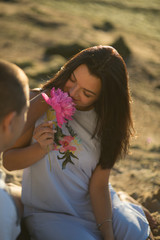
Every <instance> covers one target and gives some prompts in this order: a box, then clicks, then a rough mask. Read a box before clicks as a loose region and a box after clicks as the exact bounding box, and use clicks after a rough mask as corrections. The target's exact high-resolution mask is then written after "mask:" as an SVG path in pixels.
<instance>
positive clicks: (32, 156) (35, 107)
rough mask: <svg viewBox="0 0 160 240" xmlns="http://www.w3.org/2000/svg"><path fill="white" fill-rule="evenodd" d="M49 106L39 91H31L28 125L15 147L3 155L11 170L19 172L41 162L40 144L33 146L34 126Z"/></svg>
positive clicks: (5, 164)
mask: <svg viewBox="0 0 160 240" xmlns="http://www.w3.org/2000/svg"><path fill="white" fill-rule="evenodd" d="M47 108H48V105H47V104H46V103H45V101H44V100H43V99H42V96H41V94H40V91H39V90H31V91H30V108H29V112H28V119H27V123H26V124H25V127H24V130H23V132H22V134H21V136H20V138H19V139H18V140H17V141H16V143H15V145H14V146H13V147H12V148H10V149H8V150H6V151H5V152H4V153H3V165H4V167H5V168H6V169H7V170H9V171H13V170H19V169H23V168H26V167H28V166H30V165H32V164H33V163H35V162H37V161H38V160H40V159H41V158H42V157H43V156H44V154H43V152H42V151H40V150H41V148H40V149H39V144H33V145H31V146H29V145H30V143H31V139H32V136H33V131H34V125H35V122H36V120H37V119H38V118H39V117H40V116H41V115H42V114H43V113H44V112H45V111H46V110H47Z"/></svg>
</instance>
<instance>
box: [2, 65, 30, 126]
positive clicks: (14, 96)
mask: <svg viewBox="0 0 160 240" xmlns="http://www.w3.org/2000/svg"><path fill="white" fill-rule="evenodd" d="M27 82H28V78H27V76H26V75H25V73H24V72H23V70H22V69H20V68H19V67H18V66H16V65H15V64H13V63H9V62H7V61H4V60H0V122H1V121H2V119H3V118H4V117H5V116H6V115H7V114H8V113H10V112H14V111H15V112H17V114H19V113H20V112H21V110H22V109H23V107H24V106H25V104H26V94H25V84H26V83H27Z"/></svg>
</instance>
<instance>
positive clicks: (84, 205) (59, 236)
mask: <svg viewBox="0 0 160 240" xmlns="http://www.w3.org/2000/svg"><path fill="white" fill-rule="evenodd" d="M51 119H52V120H53V121H54V123H53V125H54V127H56V120H55V115H54V113H53V112H52V113H51V112H50V111H48V114H47V115H46V114H45V115H44V116H43V117H41V118H40V119H39V120H38V121H37V123H36V126H38V125H39V124H40V123H42V122H44V121H46V120H51ZM95 122H96V114H95V112H94V110H90V111H85V112H84V111H76V113H75V114H74V118H73V120H72V121H69V122H68V124H64V125H63V126H62V131H61V130H60V129H59V130H58V131H57V135H58V136H57V137H56V139H55V142H56V144H55V149H54V151H51V152H50V153H49V154H46V156H45V157H44V158H43V159H41V160H40V161H38V162H37V163H35V164H33V165H32V166H30V167H28V168H26V169H25V170H24V175H23V183H22V201H23V203H24V217H25V221H26V224H27V226H28V229H29V232H30V234H31V236H32V239H36V240H44V239H45V240H54V239H55V240H64V239H67V240H68V239H70V240H82V239H86V240H92V239H93V240H100V239H102V237H101V233H100V231H98V230H97V225H96V221H95V216H94V214H93V211H92V206H91V200H90V195H89V192H88V185H89V180H90V177H91V175H92V172H93V170H94V169H95V167H96V165H97V163H98V159H99V154H100V150H99V149H100V148H99V142H98V140H97V139H96V138H94V139H92V138H91V137H92V133H93V131H94V126H95ZM33 142H34V141H33ZM49 159H50V160H49ZM110 192H111V199H112V208H113V209H112V210H113V229H114V234H115V239H118V240H135V239H137V240H138V239H139V240H145V239H146V238H147V237H148V235H149V231H150V229H149V226H148V222H147V220H146V218H145V216H144V213H143V211H142V209H141V208H140V207H138V206H135V205H133V204H128V203H124V202H121V201H120V200H119V198H118V196H117V195H116V193H115V191H114V190H113V189H112V187H111V186H110Z"/></svg>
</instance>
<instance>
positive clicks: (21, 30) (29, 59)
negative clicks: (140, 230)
mask: <svg viewBox="0 0 160 240" xmlns="http://www.w3.org/2000/svg"><path fill="white" fill-rule="evenodd" d="M94 45H112V46H114V47H115V48H116V49H117V50H118V51H119V53H120V54H121V55H122V57H123V58H124V60H125V62H126V64H127V68H128V72H129V76H130V89H131V94H132V99H133V103H132V111H133V118H134V124H135V129H136V136H137V137H136V138H134V139H133V140H132V143H131V149H130V154H129V156H128V158H127V159H128V161H126V160H122V161H121V162H120V163H118V164H117V165H116V166H115V167H114V169H113V171H112V176H111V182H112V184H113V186H114V187H115V188H116V189H117V190H125V191H127V192H128V193H129V194H130V195H131V196H133V197H134V198H135V199H137V200H138V201H139V202H141V203H142V204H143V205H145V206H146V207H148V208H149V209H150V211H151V212H152V214H153V215H154V216H155V217H156V218H157V219H158V221H160V190H159V189H160V174H159V173H160V128H159V126H160V1H159V0H152V1H150V0H123V1H120V0H81V1H78V0H66V1H65V0H64V1H63V0H34V1H32V0H1V1H0V58H2V59H5V60H8V61H11V62H13V63H16V64H17V65H18V66H20V67H21V68H22V69H23V70H24V71H25V73H26V74H27V75H28V77H29V81H30V82H29V84H30V87H31V88H34V87H38V86H39V85H40V84H41V83H43V82H45V81H46V80H47V79H49V78H50V77H52V76H53V75H54V74H55V73H56V72H57V71H58V70H59V69H60V68H61V67H62V66H63V64H64V63H65V62H66V61H67V59H69V58H71V57H72V56H73V55H74V54H75V53H77V52H79V51H80V50H82V49H84V48H86V47H90V46H94ZM9 176H10V178H9ZM12 177H13V176H11V175H8V179H9V180H8V181H10V180H11V178H12ZM14 180H15V178H14ZM12 181H13V180H12ZM18 181H19V182H20V181H21V180H20V178H19V179H18ZM154 235H155V239H160V228H157V229H156V230H154Z"/></svg>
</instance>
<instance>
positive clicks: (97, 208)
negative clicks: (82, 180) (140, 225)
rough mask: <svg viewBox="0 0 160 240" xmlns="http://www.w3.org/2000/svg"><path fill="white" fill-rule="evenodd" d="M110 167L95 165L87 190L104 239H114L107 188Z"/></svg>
mask: <svg viewBox="0 0 160 240" xmlns="http://www.w3.org/2000/svg"><path fill="white" fill-rule="evenodd" d="M109 174H110V169H105V170H104V169H102V168H101V166H97V167H96V169H95V171H94V172H93V175H92V177H91V180H90V185H89V191H90V196H91V202H92V207H93V211H94V214H95V217H96V221H97V224H99V225H100V227H99V230H100V231H101V233H102V236H103V238H104V239H105V240H114V236H113V229H112V207H111V199H110V193H109V188H108V180H109Z"/></svg>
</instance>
